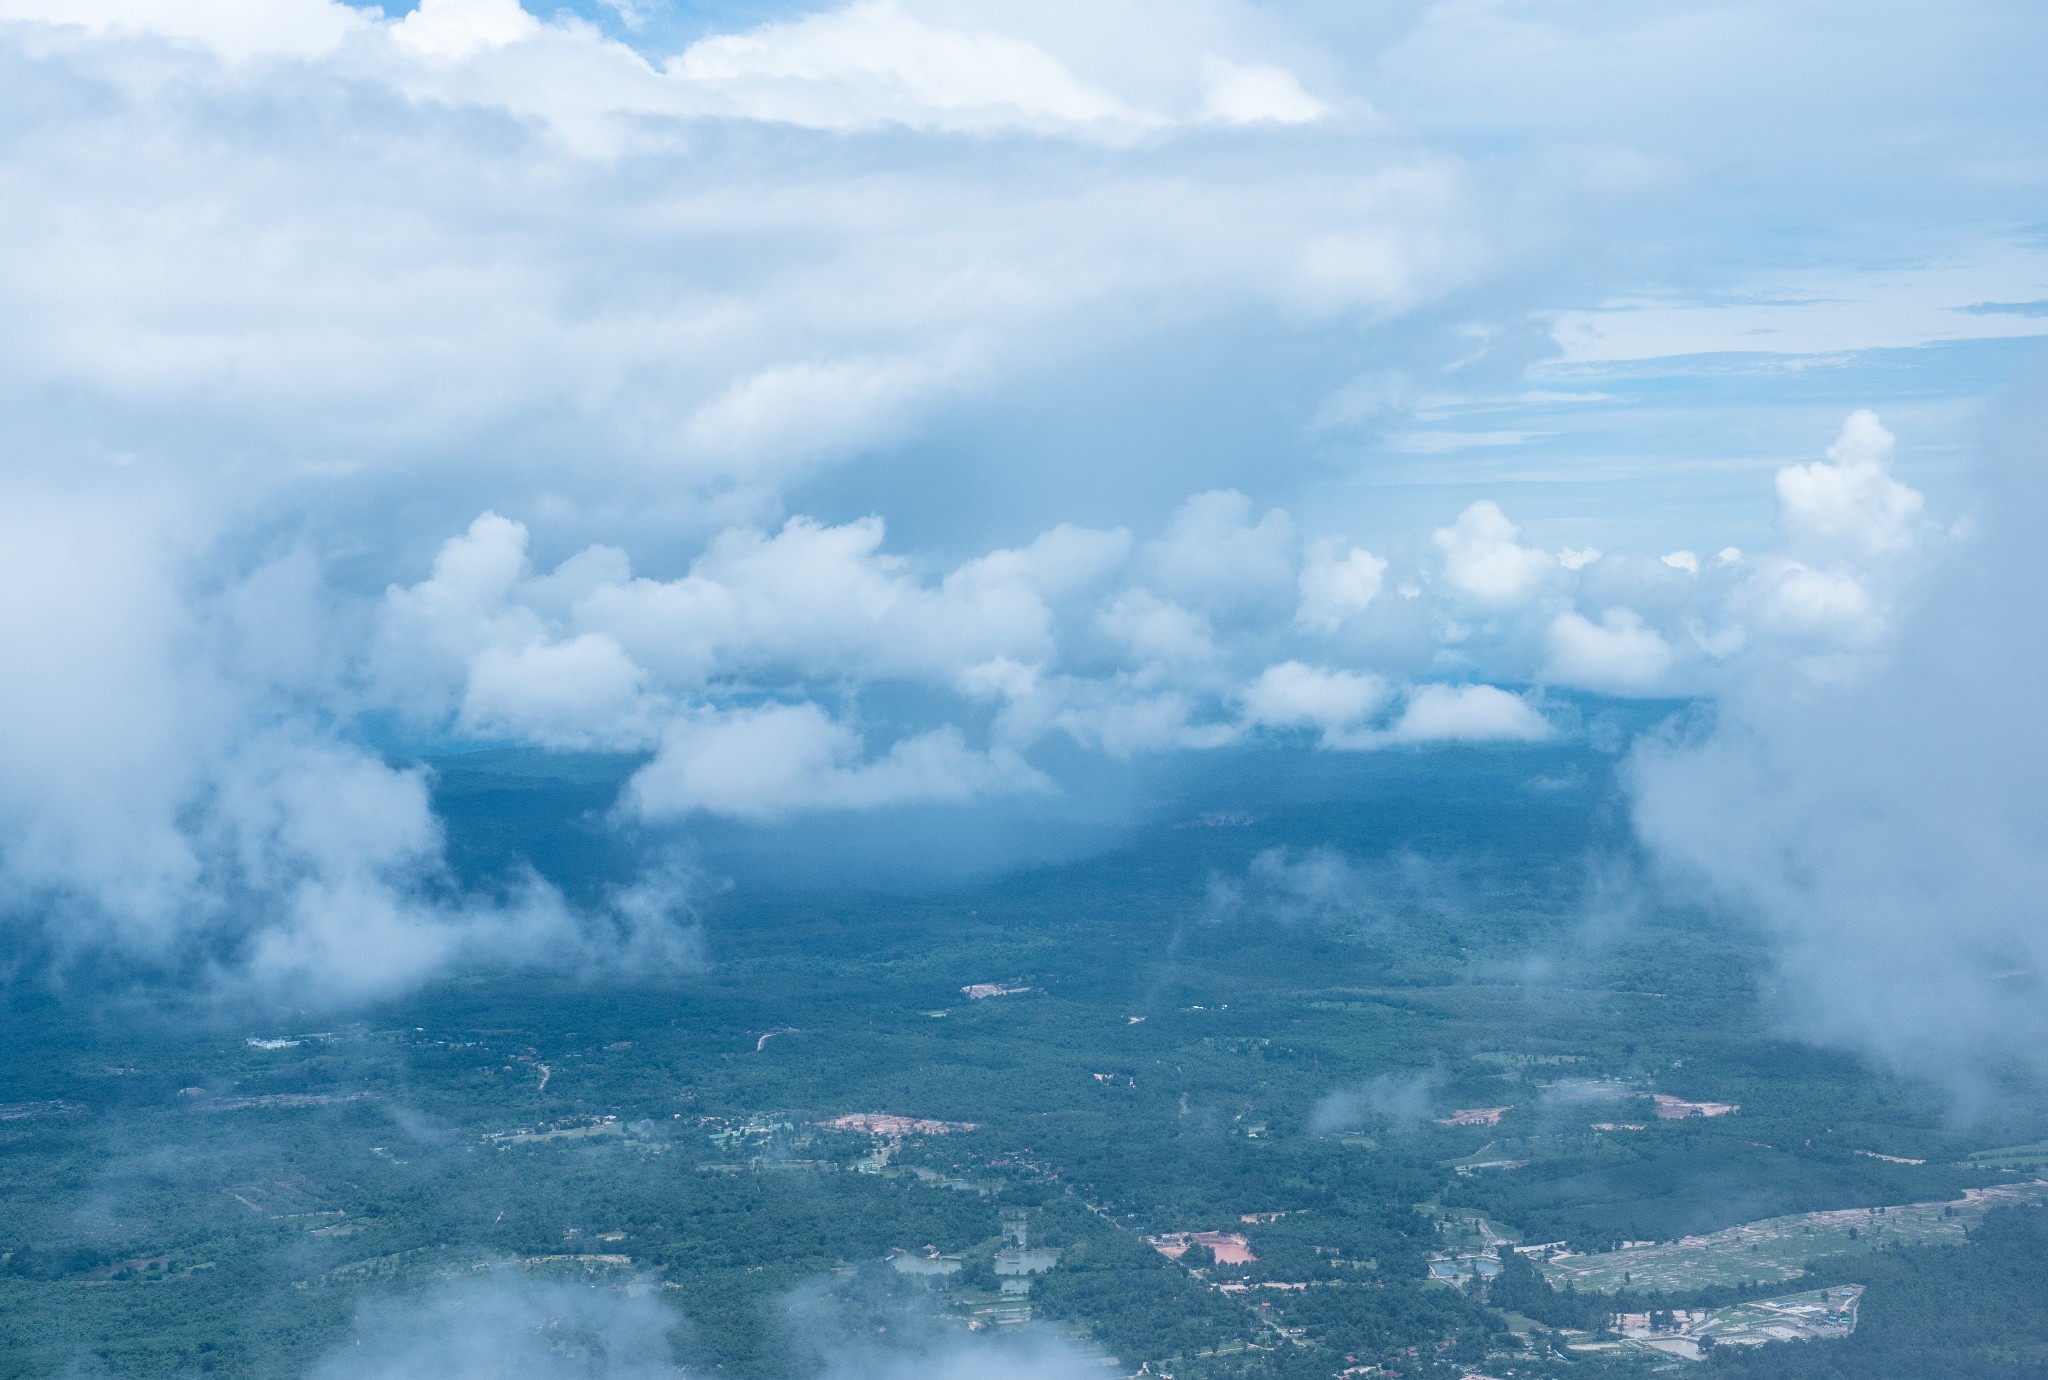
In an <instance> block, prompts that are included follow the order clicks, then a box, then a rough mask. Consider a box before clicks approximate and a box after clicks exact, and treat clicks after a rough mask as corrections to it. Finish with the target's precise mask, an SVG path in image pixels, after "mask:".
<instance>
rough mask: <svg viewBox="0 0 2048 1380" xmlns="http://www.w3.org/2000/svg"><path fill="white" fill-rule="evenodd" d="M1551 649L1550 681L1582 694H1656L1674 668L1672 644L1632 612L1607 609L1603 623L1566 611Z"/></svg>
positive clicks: (1554, 623) (1553, 624)
mask: <svg viewBox="0 0 2048 1380" xmlns="http://www.w3.org/2000/svg"><path fill="white" fill-rule="evenodd" d="M1548 645H1549V661H1548V663H1547V665H1546V668H1545V669H1546V674H1547V675H1548V677H1549V678H1550V679H1551V680H1554V681H1558V682H1560V683H1562V684H1565V685H1575V686H1578V687H1579V688H1580V689H1582V690H1605V691H1610V692H1617V693H1621V694H1634V693H1639V692H1642V691H1646V690H1653V689H1656V688H1658V687H1659V685H1660V684H1661V682H1662V681H1663V680H1664V677H1665V675H1666V674H1667V673H1668V672H1669V671H1670V670H1671V662H1672V652H1671V647H1670V645H1669V644H1668V643H1666V642H1665V641H1664V639H1663V638H1662V637H1660V636H1658V634H1657V631H1656V630H1655V629H1654V628H1649V627H1645V626H1644V624H1643V620H1642V617H1641V616H1640V615H1639V614H1637V613H1636V612H1635V610H1633V609H1623V608H1616V609H1608V610H1607V611H1606V612H1605V613H1603V614H1602V615H1601V616H1600V621H1599V622H1598V623H1594V622H1592V621H1591V620H1589V619H1587V618H1586V617H1585V616H1584V615H1582V614H1580V613H1578V612H1576V611H1571V610H1567V611H1566V612H1564V613H1560V614H1559V615H1558V616H1557V617H1556V618H1555V619H1554V620H1553V621H1552V622H1551V624H1550V631H1549V634H1548Z"/></svg>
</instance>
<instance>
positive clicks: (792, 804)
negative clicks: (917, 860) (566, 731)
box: [626, 704, 1051, 820]
mask: <svg viewBox="0 0 2048 1380" xmlns="http://www.w3.org/2000/svg"><path fill="white" fill-rule="evenodd" d="M1050 788H1051V783H1050V782H1048V781H1047V780H1046V778H1045V777H1044V776H1042V775H1041V774H1040V773H1038V772H1037V771H1035V770H1033V769H1032V768H1031V767H1029V766H1028V765H1026V764H1025V762H1024V761H1023V759H1022V758H1020V757H1018V756H1017V755H1016V754H1015V753H1014V752H1012V751H1010V750H1009V749H1007V748H1003V747H997V748H994V749H992V750H990V751H987V752H977V751H974V750H973V749H970V748H969V747H968V746H967V745H966V743H965V742H964V741H963V740H962V738H961V736H960V733H959V731H958V730H957V729H954V728H951V727H946V728H937V729H933V730H931V731H929V732H926V733H920V734H918V735H916V736H915V737H910V738H904V739H901V740H899V741H898V742H896V743H894V744H892V745H891V746H890V748H889V750H888V751H887V752H885V753H883V754H882V755H880V756H878V757H874V758H869V757H868V756H867V755H866V752H865V745H864V744H863V742H862V741H861V736H860V734H859V733H858V732H856V731H855V730H854V729H853V728H852V727H850V726H848V725H847V724H844V723H840V722H837V721H835V720H833V719H831V718H830V717H828V716H827V715H826V713H825V711H824V710H822V709H820V708H819V707H818V706H817V705H815V704H793V705H767V706H763V707H761V708H758V709H735V710H729V711H726V712H723V713H713V712H700V713H695V714H688V715H685V716H683V717H680V718H678V719H676V720H674V721H673V722H671V723H670V724H669V725H668V727H667V728H666V729H665V730H664V731H663V733H662V738H661V745H660V749H659V751H657V752H656V754H655V757H654V760H653V761H651V762H649V763H648V764H647V765H646V766H644V767H642V768H641V769H640V770H639V772H637V773H636V774H635V775H634V777H633V779H632V781H631V782H630V783H628V785H627V788H626V802H627V804H628V807H629V808H630V809H631V810H632V811H633V812H634V813H635V814H637V815H638V816H639V817H640V818H642V819H647V820H660V819H669V818H675V817H678V816H683V815H688V814H690V813H692V812H694V811H701V812H704V813H707V814H721V815H731V816H733V817H735V818H739V819H749V820H770V819H777V818H780V817H782V816H785V815H789V814H795V813H799V812H803V811H809V810H821V809H825V810H830V809H872V808H874V807H876V806H883V805H900V804H912V803H920V802H924V801H960V800H967V799H970V798H972V797H974V796H977V795H985V794H990V793H1009V792H1016V791H1042V790H1048V789H1050Z"/></svg>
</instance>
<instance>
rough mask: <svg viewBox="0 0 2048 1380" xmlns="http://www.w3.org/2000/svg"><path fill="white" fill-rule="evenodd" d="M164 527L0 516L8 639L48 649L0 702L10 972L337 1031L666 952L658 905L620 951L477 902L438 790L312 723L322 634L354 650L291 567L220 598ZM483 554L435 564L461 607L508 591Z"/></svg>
mask: <svg viewBox="0 0 2048 1380" xmlns="http://www.w3.org/2000/svg"><path fill="white" fill-rule="evenodd" d="M164 518H165V513H164V511H163V510H161V509H159V508H156V507H155V506H154V505H152V504H150V503H148V502H144V503H140V504H138V503H136V502H134V501H133V500H127V499H119V500H115V499H110V500H105V501H102V502H99V503H96V504H93V505H91V506H83V505H80V504H78V503H77V502H75V501H73V502H71V503H67V504H63V505H57V506H52V505H50V504H47V503H46V504H43V505H37V506H31V505H29V504H27V503H25V502H23V501H22V500H21V498H20V496H19V495H17V499H16V502H15V503H14V504H13V505H12V506H11V507H10V508H9V509H8V510H7V512H6V513H5V515H4V516H0V590H4V591H5V595H6V597H5V598H4V599H0V636H5V637H6V638H7V640H8V641H9V642H10V643H11V644H13V645H16V646H34V647H35V648H36V649H37V654H36V656H35V657H34V659H33V662H32V665H33V668H34V669H33V670H32V671H24V672H23V673H21V674H16V675H13V676H10V677H8V678H7V679H6V683H5V686H4V687H0V765H4V767H5V772H4V777H5V784H4V785H0V922H4V923H5V924H6V925H7V926H8V928H9V931H10V932H11V933H12V934H14V935H15V936H16V938H17V941H18V942H17V945H16V948H17V950H18V951H20V952H38V951H39V952H43V953H47V954H48V955H50V957H51V958H52V960H53V961H54V962H55V963H56V964H57V965H58V966H59V970H60V971H61V970H62V968H63V966H64V965H66V964H68V963H69V962H71V961H72V960H74V959H76V958H78V957H79V956H82V955H86V954H94V955H111V956H113V957H115V958H117V959H120V960H125V961H128V962H130V963H134V964H140V965H144V966H145V967H146V968H147V969H149V970H151V971H154V972H157V973H162V974H170V975H173V976H179V977H182V978H184V979H188V980H191V981H193V982H196V983H198V984H199V985H200V986H201V987H202V988H204V989H205V990H206V991H207V992H209V993H211V994H213V995H215V996H218V997H220V998H223V999H252V1000H262V1001H291V1002H294V1003H296V1004H299V1005H304V1006H313V1007H331V1006H340V1005H348V1004H351V1003H354V1002H358V1001H361V1000H365V999H369V998H374V997H378V996H383V995H386V994H389V993H391V992H395V991H402V990H405V989H407V988H410V987H413V986H416V985H418V984H420V983H422V982H426V981H429V980H431V979H433V978H435V977H438V976H441V975H443V974H445V973H447V972H448V971H449V970H451V969H452V968H454V967H456V966H459V965H463V964H483V965H499V964H513V965H525V966H541V967H554V968H571V969H577V968H582V967H584V966H586V965H588V964H591V963H593V962H598V963H602V962H606V961H609V959H610V958H611V957H614V956H616V955H617V954H618V953H620V952H622V950H621V948H620V945H621V944H622V943H624V944H626V947H628V948H631V947H633V946H634V945H636V944H637V945H643V946H644V945H645V944H647V943H651V942H654V941H655V940H657V939H658V936H657V935H656V934H655V933H654V931H653V930H651V929H646V928H645V926H646V925H648V924H651V923H652V922H651V921H648V920H646V919H645V917H644V913H645V907H642V908H641V911H642V913H643V919H642V920H641V921H636V922H635V923H634V924H632V925H626V926H625V927H624V928H623V929H620V928H617V927H615V926H613V919H614V918H613V917H607V916H603V915H597V916H593V915H587V914H582V913H579V912H577V911H576V910H575V909H573V908H572V907H570V906H569V905H567V904H566V903H565V902H564V901H563V899H562V898H561V896H560V895H559V894H557V893H556V892H555V891H554V890H553V889H552V888H551V887H549V886H547V885H546V884H545V883H544V882H542V881H540V880H539V879H538V878H531V877H528V878H514V879H512V881H511V883H510V884H509V886H508V887H507V888H506V889H505V890H504V892H503V893H502V894H499V895H493V896H485V895H468V894H464V893H462V892H461V891H460V889H459V888H458V887H456V886H455V884H454V882H453V880H452V879H451V878H450V877H449V876H448V874H447V870H446V867H445V864H444V861H443V857H442V838H441V826H440V822H439V820H438V819H437V818H436V816H435V814H434V811H433V808H432V803H431V800H430V797H429V791H428V783H427V780H426V778H425V775H424V774H423V773H422V772H421V771H420V770H418V769H416V768H406V767H399V766H393V765H391V764H389V763H387V762H385V761H383V760H382V759H381V758H379V757H378V756H377V755H375V754H373V753H371V752H369V751H368V750H366V749H365V748H364V747H362V746H361V745H359V744H357V743H353V742H350V741H348V740H347V739H346V738H345V737H343V736H341V735H338V734H337V733H335V732H334V730H333V728H332V727H331V726H329V725H327V724H324V723H322V722H321V720H320V718H319V716H317V715H315V714H311V713H308V712H306V711H305V710H304V709H303V708H302V707H301V705H300V700H301V698H302V697H303V696H304V695H305V694H306V693H307V691H308V689H309V688H310V689H313V690H319V691H324V692H325V693H329V694H331V693H333V689H334V687H333V685H332V682H331V681H329V680H328V679H327V675H328V674H329V670H328V667H327V663H326V660H325V657H324V655H323V651H322V648H321V646H320V643H321V641H322V638H321V637H320V635H319V634H320V632H321V631H323V630H325V631H328V632H332V631H334V630H337V629H339V628H341V627H343V626H345V624H343V623H342V622H340V621H339V620H338V619H337V618H336V617H335V615H334V612H333V610H332V609H331V608H330V607H329V606H328V605H327V604H326V603H325V602H324V601H323V600H322V599H321V598H320V597H319V594H320V592H319V589H318V586H317V584H315V583H308V582H307V581H306V580H305V579H304V578H303V574H304V572H303V567H302V563H301V562H299V561H297V560H294V559H287V560H285V561H283V562H281V563H279V564H277V565H273V566H270V567H265V568H264V569H263V570H261V571H259V572H258V573H257V574H256V575H253V576H252V577H250V579H249V580H247V581H244V582H242V583H240V584H238V585H235V586H232V587H230V588H229V589H227V590H225V591H220V590H214V591H211V592H209V591H208V590H207V589H206V588H205V587H204V585H203V584H202V583H201V581H200V579H199V576H198V573H197V572H198V568H199V563H200V562H201V561H202V559H203V557H204V554H205V551H206V543H205V534H204V532H203V530H201V529H198V528H197V527H196V526H193V525H191V523H190V520H189V519H187V521H186V523H184V524H174V525H173V531H175V535H174V534H173V531H167V530H166V525H165V522H164ZM180 527H181V528H182V530H177V529H178V528H180ZM494 535H496V534H495V533H494V529H492V528H490V527H489V526H488V525H486V527H485V529H484V531H483V532H482V533H481V534H480V539H479V540H478V541H477V542H475V543H473V544H471V545H469V546H466V547H462V548H460V549H458V551H457V552H456V553H455V555H454V556H453V557H452V558H451V559H449V560H448V561H447V562H445V563H444V565H443V567H442V569H441V572H440V573H441V575H442V576H443V577H444V578H445V580H446V590H445V591H444V592H448V596H449V599H448V601H449V602H460V600H459V598H458V597H457V596H458V594H473V593H474V592H475V591H477V590H479V589H488V588H491V587H493V586H494V584H495V583H497V582H500V581H502V579H503V577H504V562H503V561H502V559H497V556H498V555H501V553H498V552H496V551H495V548H494V547H493V546H492V539H493V538H494ZM494 562H495V563H494ZM442 607H443V611H445V607H446V605H445V604H444V605H443V606H442ZM427 625H428V626H430V627H436V628H438V627H439V626H441V625H439V624H435V623H433V621H432V620H431V619H428V620H427ZM309 630H310V631H309ZM607 927H611V928H607ZM643 931H644V932H643ZM628 941H630V942H628ZM643 952H651V951H647V950H645V949H644V948H643ZM676 957H677V955H676V954H671V955H669V957H668V958H664V959H663V960H662V961H661V962H662V964H666V963H668V962H670V961H671V960H673V959H674V958H676ZM655 966H656V967H658V968H660V970H661V971H669V970H670V969H668V968H667V967H662V966H661V965H660V964H657V965H655ZM649 971H650V973H652V972H653V971H655V969H654V968H650V970H649Z"/></svg>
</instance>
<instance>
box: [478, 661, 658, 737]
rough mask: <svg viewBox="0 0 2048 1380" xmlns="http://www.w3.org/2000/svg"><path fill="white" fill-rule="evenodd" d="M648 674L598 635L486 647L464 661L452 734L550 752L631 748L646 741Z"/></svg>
mask: <svg viewBox="0 0 2048 1380" xmlns="http://www.w3.org/2000/svg"><path fill="white" fill-rule="evenodd" d="M645 680H646V674H645V672H643V671H642V670H641V669H640V668H639V667H638V666H636V665H634V663H633V660H632V658H631V657H628V656H627V655H626V653H625V651H624V650H623V649H621V648H620V646H619V644H618V643H617V642H615V641H613V640H612V639H611V638H610V637H607V636H606V635H605V634H603V633H582V634H579V635H577V636H575V637H572V638H569V639H567V640H565V641H561V642H530V643H527V644H526V645H525V646H523V647H518V648H513V647H505V646H496V647H486V648H484V649H483V650H481V651H479V652H478V653H477V654H476V656H475V657H474V658H473V659H472V660H471V661H470V664H469V676H468V683H467V685H466V686H465V687H464V690H463V695H462V708H461V711H460V712H459V713H458V714H457V715H456V728H457V729H458V731H460V732H463V733H466V734H468V735H470V736H473V737H478V738H510V739H513V740H515V741H520V742H528V743H537V744H539V745H540V746H542V747H549V748H593V747H610V748H632V747H638V746H641V745H643V744H645V743H646V742H648V741H649V730H650V727H651V726H650V724H649V723H648V719H649V717H650V712H649V711H650V706H648V705H647V704H646V703H645V701H644V699H643V697H642V687H643V683H644V682H645Z"/></svg>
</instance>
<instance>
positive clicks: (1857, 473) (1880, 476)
mask: <svg viewBox="0 0 2048 1380" xmlns="http://www.w3.org/2000/svg"><path fill="white" fill-rule="evenodd" d="M1897 443H1898V438H1897V437H1895V436H1893V435H1892V433H1891V432H1890V431H1888V430H1886V429H1885V425H1884V423H1883V422H1881V421H1879V420H1878V418H1877V414H1876V413H1875V412H1872V411H1870V410H1869V409H1868V408H1862V409H1858V410H1857V411H1855V412H1852V413H1850V414H1849V418H1848V420H1847V421H1845V422H1843V423H1842V432H1841V435H1840V436H1838V437H1836V439H1835V443H1834V444H1833V445H1831V446H1829V447H1828V458H1827V460H1826V462H1825V463H1823V462H1819V461H1816V462H1814V463H1813V464H1810V465H1788V466H1786V467H1785V468H1784V469H1782V470H1779V471H1778V510H1779V514H1780V517H1779V521H1780V523H1781V525H1782V526H1783V527H1784V529H1785V530H1786V531H1787V532H1788V533H1789V534H1790V535H1791V536H1792V537H1793V538H1794V539H1795V540H1803V541H1808V542H1815V543H1820V544H1827V545H1844V546H1847V547H1849V548H1851V549H1852V550H1857V551H1862V552H1882V551H1898V550H1902V549H1904V548H1905V547H1908V546H1910V545H1912V543H1913V539H1914V536H1915V529H1916V527H1917V526H1918V525H1919V520H1920V510H1921V507H1922V499H1921V496H1920V495H1919V494H1918V493H1916V492H1915V491H1913V490H1912V489H1909V488H1907V487H1906V486H1905V485H1904V484H1901V483H1900V482H1899V481H1898V480H1896V479H1894V478H1892V476H1891V472H1890V471H1891V457H1892V451H1893V449H1894V448H1895V447H1896V445H1897ZM1667 559H1668V558H1667ZM1695 568H1697V563H1696V562H1695Z"/></svg>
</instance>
